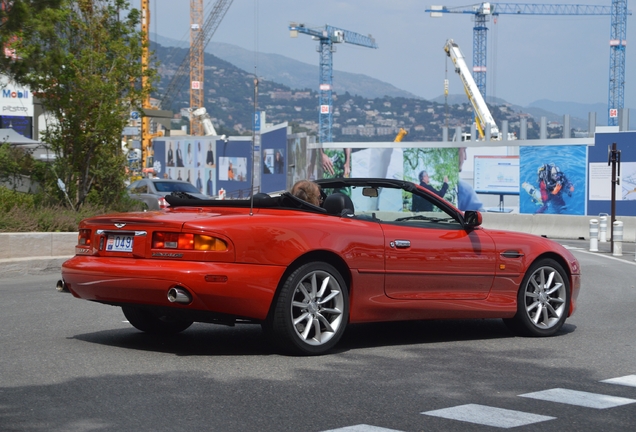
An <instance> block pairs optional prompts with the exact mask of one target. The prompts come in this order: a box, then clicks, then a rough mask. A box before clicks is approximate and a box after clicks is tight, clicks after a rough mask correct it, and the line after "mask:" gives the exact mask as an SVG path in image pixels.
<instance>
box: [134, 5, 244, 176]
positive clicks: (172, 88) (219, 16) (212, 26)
mask: <svg viewBox="0 0 636 432" xmlns="http://www.w3.org/2000/svg"><path fill="white" fill-rule="evenodd" d="M232 2H233V0H217V2H216V3H215V4H214V6H213V7H212V10H211V11H210V13H209V15H208V17H207V18H206V20H205V23H203V25H201V24H200V23H201V19H202V16H203V0H191V4H190V6H191V12H190V51H189V53H188V55H186V56H185V58H184V59H183V62H181V64H180V65H179V67H178V68H177V71H176V72H175V74H174V75H173V77H172V80H171V81H170V84H169V85H168V88H167V89H166V92H165V93H164V95H163V98H162V99H161V101H160V103H159V106H158V107H155V108H162V107H163V108H165V109H170V107H171V106H172V101H173V100H174V98H175V96H176V94H177V93H178V92H179V90H180V89H181V88H182V87H183V84H184V82H185V78H186V76H187V71H188V69H190V80H191V84H190V89H191V93H190V108H191V109H192V110H196V109H198V108H203V81H204V74H203V73H204V72H203V70H204V69H203V65H204V50H205V47H206V46H207V45H208V43H209V42H210V39H212V36H213V35H214V32H216V29H217V28H218V26H219V24H220V23H221V21H222V20H223V17H225V13H226V12H227V10H228V9H229V8H230V6H231V5H232ZM141 13H142V20H141V30H142V33H143V35H144V37H145V41H144V42H145V43H144V49H143V52H142V69H143V70H145V69H147V68H148V64H149V53H148V45H149V42H150V40H149V28H150V6H149V0H141ZM194 87H196V89H194V90H196V92H195V94H194V96H193V92H192V89H193V88H194ZM142 108H143V109H144V112H145V114H144V116H143V117H142V122H141V143H142V167H146V164H147V162H146V161H147V158H148V156H149V153H150V147H151V140H152V138H155V137H157V136H159V135H160V134H153V133H151V131H150V118H151V115H149V114H150V112H151V111H152V109H151V108H153V107H152V106H151V104H150V96H148V97H147V98H146V99H145V100H144V101H143V104H142ZM201 121H202V118H201V117H197V116H194V117H191V118H190V122H191V126H192V124H196V125H197V126H195V127H196V128H197V129H196V132H198V133H195V131H192V128H191V133H192V134H193V135H203V133H204V132H202V130H204V131H205V132H206V133H207V128H205V127H204V126H203V125H202V123H201Z"/></svg>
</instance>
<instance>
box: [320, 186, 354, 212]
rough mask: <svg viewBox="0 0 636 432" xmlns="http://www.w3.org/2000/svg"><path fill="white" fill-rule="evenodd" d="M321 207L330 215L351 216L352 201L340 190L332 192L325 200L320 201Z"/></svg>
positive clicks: (352, 209) (352, 210)
mask: <svg viewBox="0 0 636 432" xmlns="http://www.w3.org/2000/svg"><path fill="white" fill-rule="evenodd" d="M322 207H323V208H324V209H325V210H327V213H328V214H330V215H337V216H348V217H351V216H353V214H354V208H353V201H351V198H349V196H348V195H345V194H343V193H341V192H336V193H332V194H331V195H329V196H327V198H325V202H323V203H322Z"/></svg>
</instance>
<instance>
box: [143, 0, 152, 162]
mask: <svg viewBox="0 0 636 432" xmlns="http://www.w3.org/2000/svg"><path fill="white" fill-rule="evenodd" d="M148 2H149V0H141V33H142V35H143V38H144V40H143V46H142V51H141V70H142V75H141V85H142V88H145V87H146V84H147V82H148V78H147V77H146V71H147V70H148V62H149V52H148V44H149V42H150V36H149V32H148V30H149V27H150V7H149V4H148ZM141 107H142V108H143V109H144V110H146V109H150V94H147V95H146V96H145V97H144V100H143V102H142V105H141ZM151 139H152V137H151V134H150V117H148V116H147V115H143V116H142V118H141V167H142V168H145V167H146V161H147V160H148V156H149V154H148V153H149V152H150V140H151Z"/></svg>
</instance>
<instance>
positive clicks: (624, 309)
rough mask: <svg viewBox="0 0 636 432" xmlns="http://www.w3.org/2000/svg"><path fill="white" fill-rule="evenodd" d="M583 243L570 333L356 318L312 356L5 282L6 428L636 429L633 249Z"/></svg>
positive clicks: (1, 321) (2, 385) (230, 331)
mask: <svg viewBox="0 0 636 432" xmlns="http://www.w3.org/2000/svg"><path fill="white" fill-rule="evenodd" d="M569 244H570V245H571V246H572V247H579V248H580V249H578V250H576V249H575V250H574V253H575V255H576V256H577V257H578V258H579V260H580V261H581V265H582V269H583V274H584V277H583V287H582V292H581V295H580V297H579V308H578V311H577V312H576V314H575V315H574V316H573V317H571V318H570V319H569V320H568V321H567V322H566V325H565V326H564V329H563V331H562V332H561V333H560V334H559V335H558V336H555V337H552V338H547V339H532V338H520V337H514V336H513V335H512V334H511V333H510V332H509V331H508V330H507V329H506V327H505V326H504V325H503V324H502V323H501V321H499V320H480V321H432V322H415V323H389V324H373V325H358V326H351V327H349V329H348V330H347V333H346V334H345V337H344V339H343V340H342V341H341V343H340V344H339V345H338V350H337V351H336V352H335V353H333V354H331V355H326V356H322V357H314V358H303V357H286V356H281V355H279V354H277V353H276V352H274V351H273V350H272V349H271V348H270V347H269V346H268V345H267V344H266V342H265V340H264V338H263V337H262V334H261V330H260V327H258V326H239V327H235V328H231V327H222V326H214V325H206V324H195V325H193V326H192V327H191V328H190V329H188V330H187V331H185V332H184V333H182V334H181V335H178V336H176V337H173V338H158V337H150V336H148V335H145V334H142V333H140V332H138V331H136V330H135V329H133V328H132V327H131V326H130V325H129V324H128V323H127V322H125V318H124V316H123V314H122V313H121V311H120V309H119V308H115V307H111V306H104V305H99V304H93V303H89V302H87V301H83V300H78V299H75V298H73V297H72V296H71V295H69V294H60V293H57V292H56V291H55V282H56V280H57V278H58V275H57V274H47V275H40V276H24V277H19V278H15V279H0V296H1V297H0V298H1V299H2V300H1V301H0V329H1V332H0V431H3V432H6V431H47V432H48V431H73V432H75V431H77V432H79V431H135V432H140V431H223V432H226V431H228V432H233V431H252V430H254V431H268V432H269V431H272V432H273V431H309V432H314V431H315V432H322V431H330V430H337V431H342V432H345V431H347V432H383V431H385V432H386V431H391V430H392V431H404V432H407V431H409V432H410V431H441V430H444V431H462V432H466V431H485V430H500V429H501V428H503V427H513V426H514V430H516V431H564V430H567V431H628V430H636V312H635V311H636V287H635V285H636V262H635V261H634V260H633V256H634V255H633V252H632V254H631V256H627V257H624V258H622V259H616V258H614V257H612V256H611V255H608V254H592V253H589V252H586V251H585V243H581V242H578V243H577V242H570V243H569ZM605 380H611V382H603V381H605ZM581 392H585V393H581ZM522 395H523V396H522ZM504 410H506V411H504Z"/></svg>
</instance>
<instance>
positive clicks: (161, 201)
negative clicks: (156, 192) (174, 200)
mask: <svg viewBox="0 0 636 432" xmlns="http://www.w3.org/2000/svg"><path fill="white" fill-rule="evenodd" d="M157 202H158V203H159V208H160V209H165V208H167V207H170V204H168V201H166V199H165V198H164V197H160V198H158V199H157Z"/></svg>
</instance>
